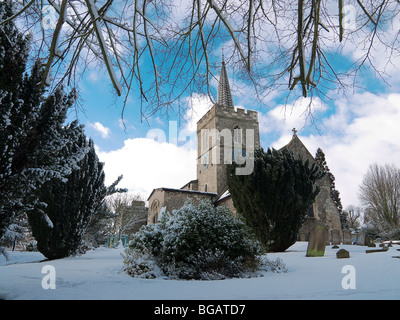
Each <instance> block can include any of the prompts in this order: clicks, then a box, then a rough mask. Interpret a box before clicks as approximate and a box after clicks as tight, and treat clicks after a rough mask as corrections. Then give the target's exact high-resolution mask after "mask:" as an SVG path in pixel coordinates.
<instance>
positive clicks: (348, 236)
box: [343, 229, 353, 244]
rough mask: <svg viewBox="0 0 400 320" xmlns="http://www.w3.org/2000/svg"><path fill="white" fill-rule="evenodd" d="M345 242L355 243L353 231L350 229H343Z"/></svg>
mask: <svg viewBox="0 0 400 320" xmlns="http://www.w3.org/2000/svg"><path fill="white" fill-rule="evenodd" d="M343 244H353V242H352V240H351V231H350V230H349V229H345V230H343Z"/></svg>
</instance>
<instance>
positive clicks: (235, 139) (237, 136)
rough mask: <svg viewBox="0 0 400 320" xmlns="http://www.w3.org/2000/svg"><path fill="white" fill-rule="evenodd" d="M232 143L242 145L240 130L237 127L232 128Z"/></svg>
mask: <svg viewBox="0 0 400 320" xmlns="http://www.w3.org/2000/svg"><path fill="white" fill-rule="evenodd" d="M233 143H235V144H242V129H240V127H239V126H235V127H234V128H233Z"/></svg>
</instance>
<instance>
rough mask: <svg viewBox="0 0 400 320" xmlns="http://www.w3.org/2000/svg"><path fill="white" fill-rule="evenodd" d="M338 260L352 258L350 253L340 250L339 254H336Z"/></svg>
mask: <svg viewBox="0 0 400 320" xmlns="http://www.w3.org/2000/svg"><path fill="white" fill-rule="evenodd" d="M336 258H338V259H347V258H350V253H349V252H348V251H347V250H345V249H340V250H339V251H338V252H336Z"/></svg>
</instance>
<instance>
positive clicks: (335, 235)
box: [331, 229, 340, 245]
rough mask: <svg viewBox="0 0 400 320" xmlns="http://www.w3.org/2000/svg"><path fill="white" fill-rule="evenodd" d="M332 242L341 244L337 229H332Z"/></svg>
mask: <svg viewBox="0 0 400 320" xmlns="http://www.w3.org/2000/svg"><path fill="white" fill-rule="evenodd" d="M331 242H332V244H333V245H335V244H340V233H339V230H337V229H332V230H331Z"/></svg>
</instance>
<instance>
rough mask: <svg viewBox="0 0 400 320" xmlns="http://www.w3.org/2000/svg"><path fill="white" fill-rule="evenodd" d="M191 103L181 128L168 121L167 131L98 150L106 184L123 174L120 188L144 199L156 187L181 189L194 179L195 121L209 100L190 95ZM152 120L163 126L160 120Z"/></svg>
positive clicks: (205, 108)
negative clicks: (107, 149) (115, 148)
mask: <svg viewBox="0 0 400 320" xmlns="http://www.w3.org/2000/svg"><path fill="white" fill-rule="evenodd" d="M190 106H191V107H192V108H191V109H189V110H188V111H187V112H186V115H185V120H186V122H185V123H184V124H183V125H182V126H181V127H178V123H177V122H174V121H171V122H170V123H169V126H168V129H167V130H168V131H166V130H163V129H160V128H154V129H151V130H149V131H148V132H147V135H146V138H136V139H127V140H125V141H124V146H123V147H122V148H121V149H118V150H114V151H110V152H103V151H100V150H97V154H98V156H99V158H100V161H102V162H104V163H105V167H104V170H105V173H106V184H107V185H109V184H111V183H112V182H113V181H114V180H115V179H116V178H117V177H118V176H119V175H121V174H123V175H124V178H123V180H122V181H121V184H120V187H125V188H128V189H129V191H132V192H134V193H139V194H141V195H142V196H143V197H144V198H145V199H147V197H148V196H149V195H150V193H151V191H152V190H153V189H155V188H160V187H167V188H181V187H182V186H183V185H185V184H186V183H187V182H189V181H190V180H193V179H196V156H197V144H196V143H197V142H196V141H197V138H196V131H197V126H196V123H197V121H198V120H199V119H200V118H201V117H202V116H203V115H204V114H205V113H206V112H207V110H208V109H209V108H210V107H211V103H210V101H209V99H208V98H207V97H205V96H202V95H197V94H193V95H192V97H191V98H190ZM155 121H156V123H158V124H160V125H162V127H164V123H163V122H161V119H158V118H156V119H155ZM92 127H93V126H92ZM97 127H98V128H100V126H97Z"/></svg>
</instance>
